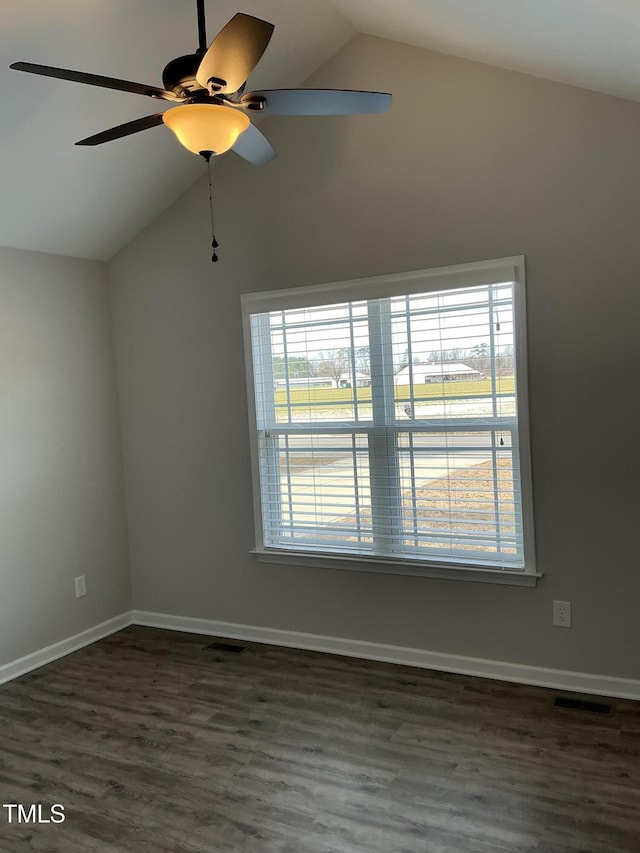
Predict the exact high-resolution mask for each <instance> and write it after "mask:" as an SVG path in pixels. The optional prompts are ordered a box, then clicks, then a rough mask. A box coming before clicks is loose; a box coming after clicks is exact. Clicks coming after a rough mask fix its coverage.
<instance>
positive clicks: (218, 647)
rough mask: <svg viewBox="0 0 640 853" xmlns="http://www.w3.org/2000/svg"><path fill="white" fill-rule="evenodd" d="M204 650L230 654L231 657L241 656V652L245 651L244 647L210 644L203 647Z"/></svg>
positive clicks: (232, 644)
mask: <svg viewBox="0 0 640 853" xmlns="http://www.w3.org/2000/svg"><path fill="white" fill-rule="evenodd" d="M205 650H210V651H212V652H231V654H232V655H241V654H242V652H245V651H246V650H247V647H246V646H237V645H236V644H235V643H218V642H215V643H211V645H209V646H205Z"/></svg>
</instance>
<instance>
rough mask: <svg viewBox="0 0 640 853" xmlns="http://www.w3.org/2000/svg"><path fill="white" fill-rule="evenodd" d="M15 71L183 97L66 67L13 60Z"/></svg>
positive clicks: (167, 97) (174, 98)
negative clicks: (70, 69)
mask: <svg viewBox="0 0 640 853" xmlns="http://www.w3.org/2000/svg"><path fill="white" fill-rule="evenodd" d="M9 67H10V68H13V69H14V70H15V71H27V72H28V73H29V74H40V75H42V76H43V77H57V78H59V79H60V80H71V82H72V83H86V84H87V85H89V86H100V87H101V88H103V89H117V90H118V91H120V92H133V94H134V95H147V96H148V97H150V98H161V99H162V100H164V101H183V100H184V98H182V97H180V96H178V95H175V94H174V93H173V92H169V91H168V90H167V89H159V88H158V87H157V86H147V85H145V84H144V83H132V82H131V81H129V80H118V79H117V78H115V77H103V76H101V75H100V74H86V73H85V72H84V71H69V70H68V69H66V68H53V67H52V66H51V65H34V64H33V63H32V62H14V63H13V65H10V66H9Z"/></svg>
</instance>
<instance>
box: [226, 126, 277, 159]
mask: <svg viewBox="0 0 640 853" xmlns="http://www.w3.org/2000/svg"><path fill="white" fill-rule="evenodd" d="M231 150H232V151H235V152H236V154H239V155H240V157H243V158H244V159H245V160H248V161H249V162H250V163H253V164H254V166H261V165H262V164H263V163H268V162H269V160H273V159H275V157H276V156H277V155H276V152H275V151H274V150H273V147H272V146H271V143H270V142H269V140H268V139H267V137H266V136H265V135H264V134H263V133H262V131H260V130H258V128H257V127H256V126H255V125H254V124H250V125H249V127H248V128H247V129H246V130H245V131H244V133H241V134H240V136H239V137H238V140H237V142H236V144H235V145H234V146H233V148H232V149H231Z"/></svg>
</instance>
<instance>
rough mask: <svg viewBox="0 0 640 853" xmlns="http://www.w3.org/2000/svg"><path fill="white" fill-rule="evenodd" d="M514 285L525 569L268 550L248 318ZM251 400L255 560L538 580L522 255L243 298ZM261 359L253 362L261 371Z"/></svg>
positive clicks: (495, 580)
mask: <svg viewBox="0 0 640 853" xmlns="http://www.w3.org/2000/svg"><path fill="white" fill-rule="evenodd" d="M504 282H512V283H513V285H514V338H515V341H514V349H515V355H516V374H515V381H516V389H517V393H516V399H517V421H518V436H519V442H518V454H519V462H520V495H521V501H522V529H523V548H524V568H522V569H517V570H512V569H505V568H499V567H496V568H495V569H493V568H486V567H480V566H477V565H473V564H463V563H462V562H460V563H457V562H455V563H451V562H447V563H442V562H437V561H435V560H433V559H429V558H428V557H426V558H425V559H419V560H416V559H408V558H404V557H400V556H389V557H387V556H369V555H365V556H360V555H350V554H336V553H330V554H329V553H323V552H321V551H317V550H315V549H314V550H310V551H302V550H299V549H296V550H289V549H286V548H274V547H265V544H264V538H263V528H262V517H263V515H262V499H261V490H262V486H261V480H260V468H259V448H258V423H257V412H256V396H255V385H254V353H253V347H252V340H251V316H252V315H254V314H263V313H268V312H271V311H278V310H286V309H292V308H305V307H318V306H322V305H332V304H336V303H342V302H349V301H361V300H375V299H384V298H386V297H394V296H405V295H411V294H418V293H428V292H436V291H444V290H450V289H451V290H455V289H460V288H465V287H473V286H481V285H487V284H499V283H504ZM241 302H242V314H243V332H244V346H245V364H246V374H247V393H248V405H249V421H250V446H251V469H252V480H253V505H254V520H255V547H254V548H253V549H251V553H252V554H254V555H255V556H256V557H257V559H258V560H259V561H261V562H265V563H275V564H279V565H287V564H288V565H295V566H313V567H321V566H322V567H327V568H333V569H354V570H358V571H366V572H383V573H392V574H400V575H417V576H420V577H435V578H445V579H446V578H450V579H456V580H467V581H476V582H477V581H480V582H488V583H501V584H511V585H516V586H535V585H536V582H537V579H538V578H539V577H541V575H540V574H539V573H538V572H537V571H536V565H535V545H534V524H533V494H532V478H531V458H530V441H529V406H528V394H527V335H526V332H527V329H526V290H525V259H524V256H515V257H510V258H501V259H496V260H489V261H480V262H474V263H467V264H459V265H455V266H447V267H438V268H435V269H430V270H417V271H413V272H406V273H399V274H394V275H384V276H375V277H372V278H362V279H354V280H350V281H340V282H332V283H329V284H319V285H311V286H303V287H296V288H287V289H284V290H276V291H265V292H257V293H245V294H242V296H241ZM260 362H261V359H260V357H259V353H257V357H256V358H255V363H256V364H258V365H259V364H260Z"/></svg>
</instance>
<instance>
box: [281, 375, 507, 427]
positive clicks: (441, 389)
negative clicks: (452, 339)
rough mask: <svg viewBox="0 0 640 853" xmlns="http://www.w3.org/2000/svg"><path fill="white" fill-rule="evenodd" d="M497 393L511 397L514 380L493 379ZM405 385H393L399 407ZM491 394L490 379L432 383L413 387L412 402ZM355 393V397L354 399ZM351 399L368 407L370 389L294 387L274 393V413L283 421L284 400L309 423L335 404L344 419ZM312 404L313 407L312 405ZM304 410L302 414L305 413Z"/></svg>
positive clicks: (406, 392)
mask: <svg viewBox="0 0 640 853" xmlns="http://www.w3.org/2000/svg"><path fill="white" fill-rule="evenodd" d="M496 381H497V390H498V393H501V394H513V393H514V390H515V379H514V377H513V376H502V377H498V378H497V380H496ZM409 391H410V386H409V385H397V386H396V388H395V400H396V402H397V403H398V404H400V405H402V404H404V403H408V402H409ZM491 393H492V387H491V380H490V379H479V380H471V381H466V382H465V381H463V382H433V383H427V384H424V385H414V386H413V399H414V401H415V402H421V401H430V402H436V401H438V400H446V399H451V398H452V397H476V396H484V395H489V394H491ZM354 394H355V398H354ZM354 399H355V400H356V401H357V403H358V405H359V406H360V405H362V406H363V407H365V409H366V408H368V409H369V410H370V408H371V388H370V387H369V388H355V389H354V388H327V387H319V388H318V387H311V388H301V387H295V388H290V389H289V395H288V397H287V390H286V388H282V389H279V390H277V391H276V392H275V402H276V414H277V416H278V418H279V419H280V418H286V415H287V409H288V406H287V401H288V402H289V405H290V406H291V407H292V409H294V410H295V411H296V413H297V415H303V414H304V416H305V417H307V418H308V419H309V420H312V419H313V417H312V415H313V412H314V410H315V411H317V412H318V413H319V414H320V413H325V414H326V412H327V409H329V408H330V404H332V403H335V404H337V406H336V411H335V413H336V415H337V416H340V414H341V412H343V413H344V414H345V415H346V416H347V417H349V415H350V413H351V412H352V411H353V404H354ZM314 404H317V406H316V405H314ZM305 410H306V411H305Z"/></svg>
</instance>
